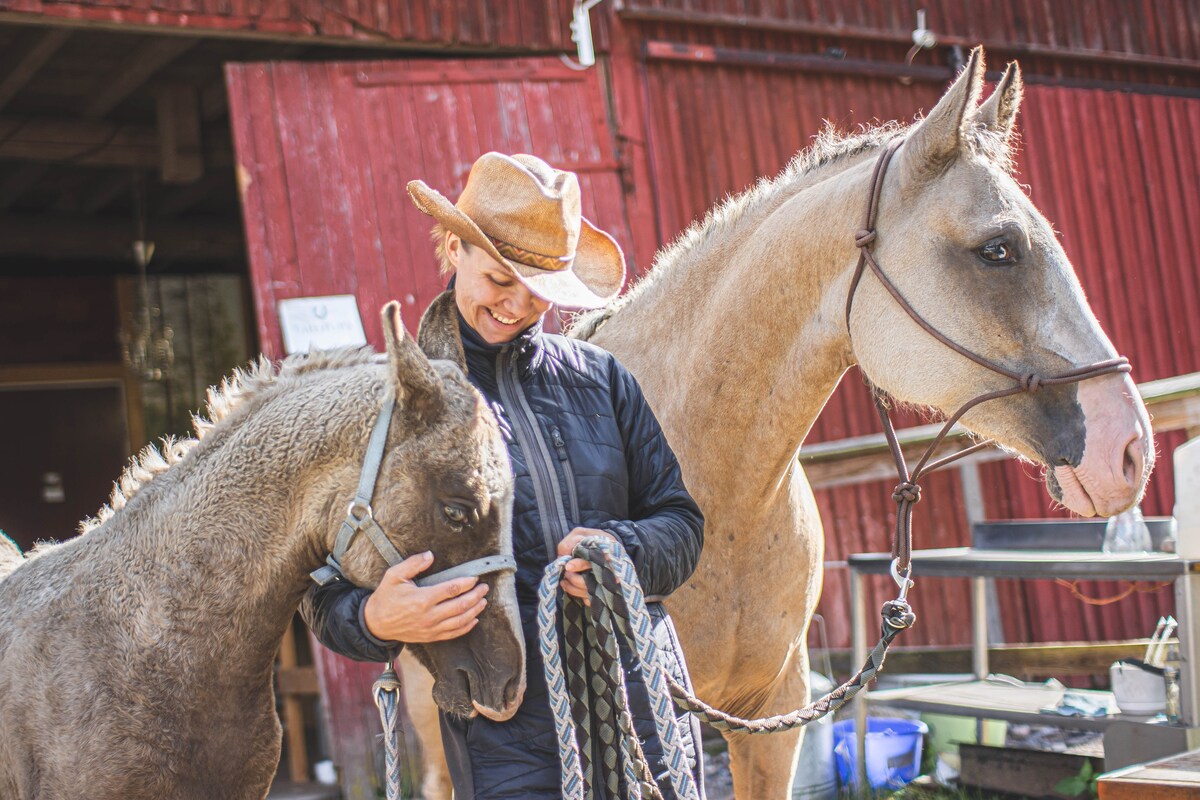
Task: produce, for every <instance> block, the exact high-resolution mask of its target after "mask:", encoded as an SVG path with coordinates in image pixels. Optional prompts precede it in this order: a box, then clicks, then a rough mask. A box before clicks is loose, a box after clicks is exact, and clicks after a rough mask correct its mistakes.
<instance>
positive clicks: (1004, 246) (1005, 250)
mask: <svg viewBox="0 0 1200 800" xmlns="http://www.w3.org/2000/svg"><path fill="white" fill-rule="evenodd" d="M975 252H977V253H978V254H979V257H980V258H982V259H983V260H984V261H986V262H988V263H989V264H1013V263H1016V260H1017V254H1016V251H1015V250H1014V249H1013V247H1012V245H1010V244H1009V243H1008V242H1006V241H1004V240H1003V239H992V240H991V241H990V242H988V243H986V244H985V245H983V247H980V248H979V249H978V250H976V251H975Z"/></svg>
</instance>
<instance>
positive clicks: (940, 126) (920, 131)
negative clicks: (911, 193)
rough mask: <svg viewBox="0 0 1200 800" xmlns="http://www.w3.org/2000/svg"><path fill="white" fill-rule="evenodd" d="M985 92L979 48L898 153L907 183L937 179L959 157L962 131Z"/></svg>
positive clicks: (973, 51) (981, 53)
mask: <svg viewBox="0 0 1200 800" xmlns="http://www.w3.org/2000/svg"><path fill="white" fill-rule="evenodd" d="M982 89H983V48H982V47H976V48H975V49H974V50H972V51H971V57H970V58H969V59H968V60H967V65H966V66H965V67H963V70H962V72H960V73H959V74H958V78H957V79H956V80H955V81H954V83H953V84H952V85H951V86H950V89H949V90H947V92H946V93H945V94H944V95H942V99H941V100H939V101H938V103H937V105H936V106H934V107H933V110H932V111H930V112H929V116H927V117H925V119H923V120H921V121H920V122H919V123H918V124H917V125H916V126H915V127H914V128H913V129H912V131H911V132H910V133H909V134H908V138H907V139H906V141H905V142H904V147H903V148H901V150H900V153H899V156H900V158H901V164H902V175H903V176H904V178H905V181H906V182H907V181H913V182H919V181H921V180H925V179H927V178H931V177H936V176H938V175H941V174H942V173H943V172H944V171H945V170H946V167H948V166H949V165H950V162H952V161H953V160H954V158H955V157H956V156H957V155H958V152H959V147H960V146H961V145H962V141H963V132H964V131H965V130H966V126H967V125H969V124H970V122H971V121H972V119H973V117H974V114H975V106H976V105H977V104H978V103H979V95H980V93H981V92H982Z"/></svg>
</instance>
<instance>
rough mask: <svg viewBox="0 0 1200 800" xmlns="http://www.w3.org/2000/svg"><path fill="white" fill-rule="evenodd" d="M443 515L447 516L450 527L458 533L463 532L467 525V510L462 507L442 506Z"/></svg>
mask: <svg viewBox="0 0 1200 800" xmlns="http://www.w3.org/2000/svg"><path fill="white" fill-rule="evenodd" d="M442 513H443V514H445V515H446V521H447V522H449V523H450V527H451V528H453V529H454V530H456V531H461V530H462V529H463V528H464V527H465V526H466V524H467V516H468V515H467V510H466V509H465V508H463V507H462V506H451V505H445V506H442Z"/></svg>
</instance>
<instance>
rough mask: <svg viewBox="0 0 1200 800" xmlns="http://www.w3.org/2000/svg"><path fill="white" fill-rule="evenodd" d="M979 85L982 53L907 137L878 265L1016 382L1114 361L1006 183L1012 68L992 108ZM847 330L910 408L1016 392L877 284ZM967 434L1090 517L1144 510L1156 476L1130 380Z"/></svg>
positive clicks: (1045, 236)
mask: <svg viewBox="0 0 1200 800" xmlns="http://www.w3.org/2000/svg"><path fill="white" fill-rule="evenodd" d="M983 74H984V68H983V55H982V52H981V51H979V50H976V51H975V52H974V53H972V55H971V59H970V62H969V63H968V64H967V66H966V68H965V69H964V71H963V73H962V74H961V75H960V76H959V78H958V80H957V81H956V82H955V83H954V85H953V86H952V87H951V88H950V90H949V91H948V92H947V93H946V95H945V96H944V97H943V98H942V99H941V101H940V102H939V103H938V104H937V106H936V107H935V108H934V109H933V110H932V111H931V112H930V113H929V116H928V117H926V118H925V119H923V120H921V121H920V122H919V123H917V124H916V125H914V126H913V127H912V128H910V129H909V130H908V131H907V132H906V134H905V140H904V143H903V145H901V147H900V149H899V151H898V152H897V153H896V156H895V158H894V159H893V160H892V164H891V166H890V168H889V170H888V173H887V176H886V179H885V182H884V186H883V193H882V195H881V199H880V207H879V208H880V210H879V218H878V223H877V230H878V239H877V241H876V243H875V245H874V253H875V256H876V258H877V259H878V261H879V263H880V265H881V266H882V268H883V270H884V272H885V273H887V274H888V276H889V277H890V278H891V279H892V280H893V282H894V283H895V284H896V286H897V287H898V288H899V290H900V292H901V293H902V294H903V295H904V296H905V297H906V298H907V299H908V300H909V302H910V303H911V304H912V305H913V307H914V308H915V309H916V310H917V312H918V313H919V314H920V315H921V316H922V317H924V318H925V319H926V320H927V321H929V322H930V323H931V324H932V325H933V326H934V327H935V328H937V329H938V330H940V331H941V332H942V333H943V334H945V335H946V336H947V337H948V338H950V339H951V340H953V341H955V342H957V343H958V344H960V345H963V346H964V347H966V348H967V349H969V350H971V351H973V352H975V353H976V354H978V355H981V356H983V357H985V358H987V359H989V360H991V361H992V362H994V363H997V364H999V365H1001V366H1003V367H1005V368H1007V369H1010V370H1012V371H1014V372H1017V373H1021V374H1027V373H1037V374H1039V375H1045V376H1049V375H1055V374H1058V373H1062V372H1064V371H1066V370H1068V369H1070V368H1071V367H1073V366H1080V365H1086V364H1090V363H1093V362H1097V361H1101V360H1105V359H1109V358H1112V357H1114V356H1116V355H1117V353H1116V351H1115V349H1114V348H1113V345H1112V343H1111V342H1110V341H1109V339H1108V337H1107V336H1106V335H1105V333H1104V331H1103V330H1101V328H1100V325H1099V323H1098V322H1097V321H1096V317H1095V315H1094V314H1093V313H1092V311H1091V309H1090V308H1089V307H1088V303H1087V299H1086V298H1085V297H1084V294H1083V291H1082V289H1081V287H1080V285H1079V281H1078V279H1077V278H1076V276H1075V272H1074V269H1073V268H1072V266H1071V263H1070V261H1069V260H1068V259H1067V256H1066V253H1065V252H1063V249H1062V247H1061V246H1060V245H1059V243H1058V240H1057V238H1056V237H1055V234H1054V230H1053V228H1052V227H1051V225H1050V223H1049V222H1047V221H1046V219H1045V217H1043V216H1042V215H1041V213H1040V212H1039V211H1038V210H1037V209H1036V208H1035V207H1034V206H1033V204H1032V203H1031V202H1030V200H1029V198H1028V196H1026V194H1025V192H1024V191H1022V189H1021V187H1020V186H1019V185H1018V184H1017V182H1016V181H1015V180H1014V179H1013V176H1012V174H1011V172H1010V155H1011V154H1010V139H1011V135H1012V129H1013V122H1014V120H1015V118H1016V114H1017V109H1018V106H1019V105H1020V102H1021V91H1022V84H1021V76H1020V71H1019V69H1018V68H1017V67H1016V65H1015V64H1012V65H1010V66H1009V68H1008V69H1007V70H1005V72H1004V76H1003V77H1002V78H1001V80H1000V83H999V86H998V88H997V89H996V90H995V92H994V93H993V94H992V95H991V96H990V97H989V98H988V99H987V100H986V101H985V102H983V103H982V104H980V103H979V98H980V90H981V86H982V82H983ZM864 200H865V198H864ZM850 331H851V337H852V341H853V346H854V351H855V357H856V358H857V360H858V362H859V363H860V365H861V367H862V369H863V370H864V372H865V373H866V374H867V375H868V376H869V377H870V378H871V380H872V381H873V382H874V383H875V384H876V385H878V386H880V387H882V388H883V389H885V390H886V391H888V392H889V393H890V394H892V395H894V396H895V397H897V398H899V399H900V400H903V401H907V402H912V403H917V404H923V405H930V406H934V407H936V408H939V409H941V410H942V411H944V412H947V413H950V412H952V411H954V410H955V409H957V408H958V407H959V406H960V405H961V404H962V403H964V402H966V401H967V400H969V399H971V398H972V397H974V396H976V395H978V394H981V393H982V392H985V391H989V390H994V389H1000V388H1005V387H1007V386H1011V385H1012V384H1013V381H1012V380H1010V379H1009V378H1005V377H1002V376H1000V375H997V374H995V373H993V372H990V371H988V370H986V369H984V368H983V367H981V366H979V365H978V364H975V363H973V362H972V361H970V360H969V359H967V358H966V357H964V356H962V355H960V354H957V353H955V352H953V351H952V350H950V349H949V348H948V347H946V346H945V345H944V344H942V343H939V342H938V341H936V340H935V339H934V338H932V337H931V336H930V335H929V334H928V333H926V332H925V331H923V330H921V329H920V328H919V327H918V326H917V324H916V323H915V322H913V321H912V320H911V319H910V318H909V317H908V316H907V314H906V313H905V312H904V311H903V310H902V309H901V307H900V306H899V305H898V304H897V303H896V301H895V300H894V299H892V298H891V297H890V296H888V294H887V292H886V291H885V289H884V288H883V287H882V286H881V285H880V283H879V281H877V280H875V278H874V277H872V276H871V275H870V274H869V273H868V274H867V275H866V276H865V277H864V278H863V280H862V285H861V286H860V287H859V289H858V292H857V295H856V297H855V300H854V308H853V314H852V316H851V321H850ZM963 423H964V425H966V426H967V427H968V428H970V429H971V430H973V431H976V432H978V433H980V434H982V435H984V436H987V437H990V438H993V439H995V440H997V441H998V442H1000V443H1001V444H1002V445H1004V446H1006V447H1009V448H1011V449H1013V450H1015V451H1017V452H1018V453H1020V454H1021V455H1023V456H1025V457H1026V458H1029V459H1031V460H1033V461H1036V462H1038V463H1040V464H1042V465H1044V466H1045V467H1046V469H1047V475H1046V480H1047V484H1048V487H1049V489H1050V492H1051V494H1052V495H1053V496H1054V497H1055V498H1056V499H1058V500H1060V501H1061V502H1062V503H1063V504H1064V505H1066V506H1067V507H1068V508H1070V509H1071V510H1072V511H1075V512H1077V513H1079V514H1082V515H1084V516H1092V515H1094V514H1101V515H1110V514H1114V513H1117V512H1119V511H1121V510H1123V509H1125V508H1128V507H1129V506H1131V505H1132V504H1134V503H1135V502H1137V500H1138V499H1139V498H1140V496H1141V493H1142V490H1143V488H1144V486H1145V483H1146V479H1147V477H1148V476H1149V474H1150V470H1151V468H1152V466H1153V462H1154V449H1153V444H1152V440H1151V435H1150V424H1149V419H1148V417H1147V414H1146V410H1145V407H1144V406H1143V405H1142V402H1141V399H1140V397H1139V396H1138V393H1137V390H1136V389H1135V387H1134V384H1133V382H1132V380H1131V379H1130V378H1129V376H1128V375H1109V376H1105V377H1101V378H1094V379H1091V380H1087V381H1084V382H1082V383H1077V384H1068V385H1063V386H1046V387H1042V388H1041V389H1040V391H1038V392H1036V393H1025V394H1020V395H1016V396H1013V397H1009V398H1005V399H1000V400H995V401H991V402H988V403H984V404H982V405H980V406H978V407H976V408H975V409H973V410H972V411H970V412H968V413H967V415H966V416H965V417H964V418H963Z"/></svg>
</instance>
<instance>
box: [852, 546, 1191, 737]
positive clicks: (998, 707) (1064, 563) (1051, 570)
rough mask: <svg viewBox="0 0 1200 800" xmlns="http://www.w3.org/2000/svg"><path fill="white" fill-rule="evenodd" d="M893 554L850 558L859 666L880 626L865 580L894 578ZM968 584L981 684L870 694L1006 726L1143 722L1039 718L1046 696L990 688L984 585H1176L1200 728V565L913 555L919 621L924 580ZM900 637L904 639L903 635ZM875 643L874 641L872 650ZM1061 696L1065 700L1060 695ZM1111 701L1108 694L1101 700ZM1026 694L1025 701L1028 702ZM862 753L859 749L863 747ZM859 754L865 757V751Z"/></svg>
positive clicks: (1053, 555) (1186, 682)
mask: <svg viewBox="0 0 1200 800" xmlns="http://www.w3.org/2000/svg"><path fill="white" fill-rule="evenodd" d="M891 562H892V557H891V555H890V554H888V553H860V554H856V555H852V556H850V557H849V559H848V563H849V567H850V594H851V603H852V611H851V628H852V637H853V642H852V643H853V663H854V664H856V665H858V664H862V663H863V662H864V661H865V660H866V657H867V652H868V649H869V646H870V645H869V643H868V638H869V637H872V636H873V635H874V632H875V631H876V630H877V624H871V623H870V622H869V620H868V613H867V607H866V593H865V591H864V586H863V576H864V575H888V574H890V567H891ZM933 577H941V578H951V577H954V578H970V579H971V590H972V591H971V594H972V609H971V618H972V626H971V627H972V647H971V651H972V667H973V670H972V671H973V672H974V675H975V678H976V680H975V681H972V682H970V683H966V684H961V683H960V684H939V687H940V689H930V688H929V687H918V688H916V689H895V690H889V691H886V692H875V693H871V694H872V696H877V698H878V700H880V701H886V702H887V703H888V704H889V705H893V706H898V707H906V708H914V709H919V710H927V711H937V712H940V713H948V714H958V715H961V716H975V717H979V718H987V719H1007V720H1010V721H1020V722H1029V723H1033V724H1042V725H1055V726H1059V727H1065V728H1083V729H1097V730H1103V729H1104V728H1106V727H1107V726H1108V725H1110V724H1111V723H1112V722H1113V721H1117V720H1120V721H1129V722H1144V721H1146V718H1144V717H1133V716H1130V715H1124V714H1115V715H1112V716H1110V717H1105V718H1089V719H1084V718H1079V717H1063V716H1054V715H1049V714H1042V713H1039V709H1040V708H1042V707H1045V706H1046V705H1052V704H1053V703H1052V702H1051V701H1052V700H1053V698H1050V697H1049V695H1048V694H1046V693H1044V692H1042V693H1039V692H1037V691H1036V690H1032V691H1031V687H1023V689H1022V690H1021V691H1019V692H1018V691H1017V690H1016V688H1015V687H1012V686H1006V685H1004V684H1003V683H995V682H988V681H987V676H988V651H987V647H988V642H987V602H988V600H987V597H988V593H987V580H988V579H989V578H1035V579H1037V578H1042V579H1054V578H1064V579H1067V580H1148V581H1167V580H1172V581H1174V582H1175V609H1176V611H1175V616H1176V617H1177V618H1178V620H1179V628H1178V631H1177V634H1178V637H1179V652H1180V660H1181V663H1180V722H1181V723H1182V726H1184V727H1185V728H1196V727H1200V686H1198V679H1200V609H1197V605H1196V603H1197V601H1198V600H1200V561H1189V560H1184V559H1182V558H1180V557H1178V556H1176V555H1173V554H1168V553H1123V554H1106V553H1101V552H1096V551H1080V550H1003V549H991V548H972V547H954V548H945V549H939V550H917V551H914V552H913V578H914V580H916V581H917V584H918V587H917V588H914V589H913V590H911V592H910V599H911V600H912V601H913V602H914V606H915V609H916V611H917V612H918V615H919V614H920V603H921V595H920V590H919V584H920V581H921V580H922V579H923V578H933ZM901 636H903V634H902V635H901ZM873 641H874V639H873V638H872V639H871V642H872V643H873ZM1060 694H1061V693H1060ZM1100 694H1109V693H1100ZM1026 695H1028V696H1027V697H1026ZM859 697H860V698H861V700H860V701H859V703H858V718H859V720H860V722H859V724H858V729H859V731H860V732H861V731H864V730H865V719H866V703H867V699H868V693H867V692H866V691H864V692H862V693H861V694H860V695H859ZM860 747H861V745H860ZM859 752H862V751H861V749H860V750H859Z"/></svg>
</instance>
